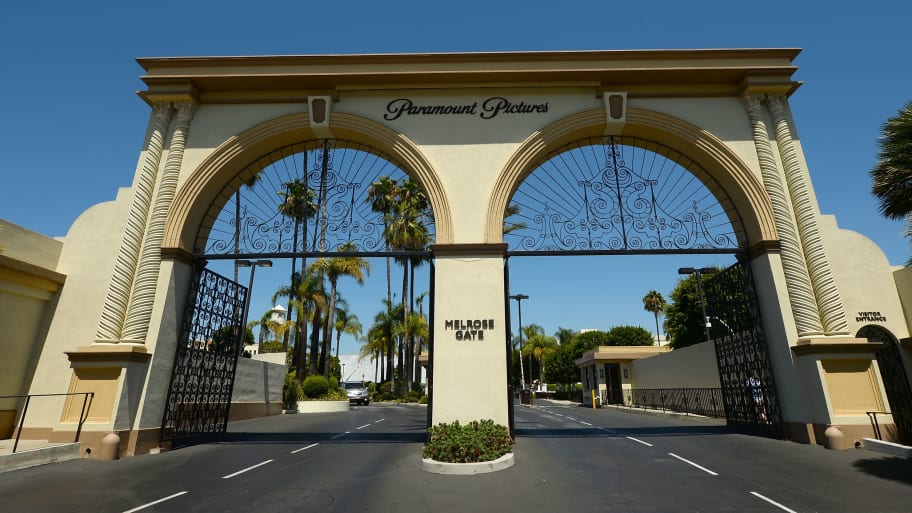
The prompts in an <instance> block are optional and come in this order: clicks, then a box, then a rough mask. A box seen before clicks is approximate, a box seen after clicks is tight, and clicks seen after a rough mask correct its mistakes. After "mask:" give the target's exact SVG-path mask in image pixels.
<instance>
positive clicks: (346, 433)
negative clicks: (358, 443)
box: [330, 431, 351, 440]
mask: <svg viewBox="0 0 912 513" xmlns="http://www.w3.org/2000/svg"><path fill="white" fill-rule="evenodd" d="M350 434H351V431H346V432H344V433H339V434H338V435H336V436H334V437H332V438H330V440H335V439H336V438H340V437H343V436H345V435H350Z"/></svg>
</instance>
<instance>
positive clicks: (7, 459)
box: [0, 439, 81, 473]
mask: <svg viewBox="0 0 912 513" xmlns="http://www.w3.org/2000/svg"><path fill="white" fill-rule="evenodd" d="M15 443H16V440H14V439H7V440H0V473H3V472H9V471H12V470H19V469H23V468H28V467H34V466H36V465H44V464H47V463H58V462H61V461H67V460H75V459H79V458H80V457H81V455H80V451H79V444H78V443H74V442H68V443H51V442H48V441H47V440H19V445H18V446H17V447H16V452H15V453H14V452H13V445H15Z"/></svg>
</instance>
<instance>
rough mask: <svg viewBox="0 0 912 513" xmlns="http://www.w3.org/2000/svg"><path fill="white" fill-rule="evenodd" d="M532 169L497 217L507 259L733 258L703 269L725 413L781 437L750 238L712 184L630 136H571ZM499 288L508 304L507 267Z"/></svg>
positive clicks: (672, 153) (732, 422) (737, 425)
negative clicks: (716, 268) (732, 261)
mask: <svg viewBox="0 0 912 513" xmlns="http://www.w3.org/2000/svg"><path fill="white" fill-rule="evenodd" d="M532 168H533V170H532V171H531V173H529V175H528V176H526V178H525V179H524V181H523V182H522V184H520V185H519V186H518V188H517V190H516V192H515V194H514V195H513V197H512V199H511V202H510V207H509V208H508V211H507V216H506V218H505V221H504V239H505V240H507V241H509V242H510V245H509V248H508V250H507V257H508V259H509V258H511V257H513V258H517V257H529V256H555V255H578V256H598V255H631V256H632V255H694V254H696V255H700V254H702V255H706V256H707V257H710V256H711V255H725V254H727V255H735V256H737V257H738V259H739V261H738V262H737V263H735V264H734V265H732V266H730V267H729V268H727V269H725V270H723V271H721V272H718V273H713V274H711V275H708V276H705V277H703V283H704V285H703V295H704V296H705V301H706V304H705V307H706V315H707V317H709V318H714V319H716V320H717V321H718V322H715V323H713V324H712V326H713V330H712V333H711V335H710V336H711V339H712V340H713V342H714V345H715V348H716V359H717V364H718V368H719V376H720V382H721V385H722V395H723V402H724V408H725V412H726V418H727V421H728V425H729V427H730V428H731V429H733V430H736V431H740V432H749V433H754V434H762V435H766V436H774V437H781V436H783V428H782V415H781V409H780V406H779V400H778V392H777V388H776V383H775V379H774V376H773V369H772V364H771V362H770V357H769V350H768V348H767V345H766V344H767V342H766V339H765V337H764V334H763V328H762V326H761V321H760V309H759V306H758V304H757V299H756V294H755V289H754V286H753V282H752V278H751V272H750V266H749V264H748V262H747V255H746V248H747V247H748V246H749V243H748V241H747V237H746V234H745V232H744V230H742V229H741V228H740V226H741V222H740V216H739V214H738V212H737V211H736V210H735V209H734V208H733V203H732V201H731V200H730V198H729V197H728V196H727V194H726V192H725V190H724V189H723V188H722V187H721V186H720V185H719V183H718V182H717V181H716V180H714V179H713V178H712V177H711V175H710V174H709V173H707V172H706V171H705V170H704V169H703V168H702V167H701V166H700V165H699V164H698V163H696V162H695V161H694V160H692V159H690V158H688V157H687V156H686V155H684V154H682V153H680V152H678V151H676V150H674V149H672V148H669V147H668V146H665V145H663V144H661V143H659V142H656V141H651V140H646V139H642V138H634V137H619V136H604V137H598V138H585V139H581V140H578V141H573V142H571V143H568V144H567V145H565V146H563V147H561V148H559V149H556V150H554V151H552V152H551V153H549V154H548V155H547V156H545V157H544V159H543V160H542V161H541V162H540V163H539V164H537V165H535V166H532ZM506 289H507V300H506V302H507V303H508V304H509V297H510V292H509V290H510V281H509V271H507V276H506ZM508 311H509V306H508ZM695 321H697V320H696V319H695ZM701 329H702V328H701ZM508 344H509V343H508ZM510 352H511V351H510V350H509V348H508V354H510ZM508 366H509V362H508ZM511 423H512V416H511ZM511 427H512V426H511Z"/></svg>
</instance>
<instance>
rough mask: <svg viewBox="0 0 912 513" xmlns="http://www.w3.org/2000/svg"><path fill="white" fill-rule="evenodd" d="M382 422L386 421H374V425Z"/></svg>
mask: <svg viewBox="0 0 912 513" xmlns="http://www.w3.org/2000/svg"><path fill="white" fill-rule="evenodd" d="M384 420H386V419H380V420H375V421H374V424H379V423H381V422H383V421H384Z"/></svg>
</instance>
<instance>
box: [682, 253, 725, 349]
mask: <svg viewBox="0 0 912 513" xmlns="http://www.w3.org/2000/svg"><path fill="white" fill-rule="evenodd" d="M714 272H716V269H715V268H713V267H703V268H700V269H696V268H693V267H681V268H680V269H678V274H696V275H697V293H698V294H699V295H700V308H701V309H702V311H703V330H704V331H705V332H706V340H709V328H710V327H711V326H712V324H710V322H709V317H708V316H707V315H706V299H705V298H704V297H703V278H702V276H703V275H704V274H712V273H714Z"/></svg>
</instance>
